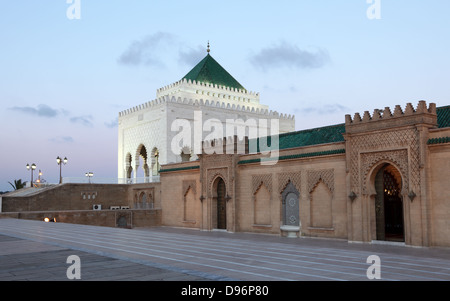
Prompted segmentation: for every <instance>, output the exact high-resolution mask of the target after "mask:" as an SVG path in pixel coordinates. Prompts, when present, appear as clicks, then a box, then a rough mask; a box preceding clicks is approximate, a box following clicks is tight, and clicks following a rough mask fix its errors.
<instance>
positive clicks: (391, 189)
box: [375, 164, 405, 242]
mask: <svg viewBox="0 0 450 301" xmlns="http://www.w3.org/2000/svg"><path fill="white" fill-rule="evenodd" d="M375 191H376V196H375V216H376V239H377V240H386V241H399V242H404V241H405V226H404V213H403V211H404V210H403V196H402V177H401V174H400V172H399V171H398V169H397V168H396V167H394V166H393V165H391V164H384V165H383V166H381V168H380V169H379V170H378V172H377V173H376V176H375Z"/></svg>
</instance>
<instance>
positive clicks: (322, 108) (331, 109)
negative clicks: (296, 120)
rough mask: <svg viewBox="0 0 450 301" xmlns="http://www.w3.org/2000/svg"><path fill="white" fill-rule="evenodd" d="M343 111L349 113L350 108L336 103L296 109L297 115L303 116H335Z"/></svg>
mask: <svg viewBox="0 0 450 301" xmlns="http://www.w3.org/2000/svg"><path fill="white" fill-rule="evenodd" d="M343 111H349V108H347V107H346V106H343V105H341V104H338V103H335V104H325V105H317V106H314V107H305V108H300V109H295V110H294V112H295V113H302V114H318V115H322V114H333V113H337V112H343Z"/></svg>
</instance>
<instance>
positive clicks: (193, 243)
mask: <svg viewBox="0 0 450 301" xmlns="http://www.w3.org/2000/svg"><path fill="white" fill-rule="evenodd" d="M152 234H153V235H151V236H145V239H147V240H148V239H149V238H151V239H152V241H154V240H155V239H157V240H158V244H167V245H169V246H170V245H172V238H170V237H164V236H157V235H154V233H152ZM123 235H126V234H123ZM119 236H120V234H119ZM143 238H144V237H143ZM180 240H181V241H184V242H186V241H187V242H188V243H184V244H183V246H184V247H185V248H184V250H185V251H188V249H187V248H186V246H189V248H191V249H194V250H195V249H199V250H202V249H203V248H201V247H200V245H204V246H205V247H207V249H208V251H214V252H216V254H217V252H224V250H225V249H226V250H229V251H230V253H234V254H239V255H246V253H245V252H239V251H231V250H240V251H242V250H243V249H242V248H241V247H239V248H237V247H230V246H228V245H224V244H222V245H220V246H217V243H216V244H214V246H215V248H211V247H210V246H209V244H210V243H208V244H205V243H204V241H203V240H201V241H200V240H192V239H191V240H186V239H179V238H177V241H180ZM138 241H140V240H138ZM169 241H170V243H169ZM130 242H131V243H135V242H133V241H130ZM138 244H140V245H148V244H141V243H138ZM267 249H268V248H261V249H258V250H254V251H253V254H254V255H256V254H255V253H264V254H267V255H258V256H260V257H266V258H274V257H273V255H282V256H283V257H282V258H279V259H280V260H285V261H291V262H296V261H298V262H303V263H308V262H310V263H313V264H319V265H323V264H327V265H329V266H333V264H331V263H330V262H323V263H322V262H317V261H302V260H296V259H293V258H294V257H303V258H311V256H310V255H311V254H314V255H316V256H317V255H318V254H320V255H324V253H323V252H320V251H317V250H316V252H312V251H311V252H306V253H309V254H308V255H301V254H299V253H305V251H304V250H303V248H302V249H299V248H298V247H297V248H296V249H292V251H294V253H290V254H288V253H286V252H283V251H282V250H279V248H278V249H276V250H277V252H275V251H267ZM333 256H337V255H333ZM341 256H342V255H341ZM345 257H347V258H354V256H353V257H351V256H345ZM365 257H366V258H367V256H365ZM385 258H386V257H383V259H384V260H383V262H384V263H386V262H394V263H396V264H405V265H409V266H411V267H413V266H419V267H421V268H426V269H434V268H439V269H441V270H447V271H450V267H443V266H442V262H439V263H437V262H436V263H433V264H436V266H433V265H431V261H427V262H426V263H427V264H426V265H425V264H419V263H417V262H418V260H417V259H416V261H415V262H400V261H399V259H398V258H395V261H392V260H391V261H389V260H385ZM313 259H316V260H328V261H332V262H335V261H336V258H322V257H321V258H313ZM339 262H342V263H348V264H354V265H361V266H363V267H362V268H363V269H364V270H366V268H365V267H366V263H365V262H363V261H361V260H358V261H350V260H347V261H345V260H339ZM391 268H393V269H395V268H397V267H391ZM356 269H357V268H356ZM403 269H405V270H410V271H413V272H414V271H416V270H415V269H412V268H403ZM430 273H436V274H444V275H447V273H445V272H444V273H441V272H432V271H430Z"/></svg>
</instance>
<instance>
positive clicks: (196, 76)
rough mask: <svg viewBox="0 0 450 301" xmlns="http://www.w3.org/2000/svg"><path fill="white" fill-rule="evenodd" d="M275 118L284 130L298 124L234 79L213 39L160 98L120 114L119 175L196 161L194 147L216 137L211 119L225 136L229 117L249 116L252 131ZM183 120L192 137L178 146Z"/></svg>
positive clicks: (132, 175) (241, 118)
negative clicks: (214, 50)
mask: <svg viewBox="0 0 450 301" xmlns="http://www.w3.org/2000/svg"><path fill="white" fill-rule="evenodd" d="M272 119H276V120H278V122H279V128H278V130H279V133H286V132H290V131H294V129H295V120H294V116H291V115H289V116H287V115H284V114H279V113H277V112H273V111H270V110H269V108H268V106H266V105H263V104H260V101H259V93H256V92H250V91H248V90H247V89H245V88H244V87H243V86H242V85H241V84H240V83H239V82H238V81H237V80H236V79H234V78H233V77H232V76H231V75H230V74H229V73H228V72H227V71H226V70H225V69H224V68H223V67H222V66H221V65H220V64H219V63H218V62H217V61H216V60H215V59H214V58H213V57H212V56H211V55H210V48H209V43H208V48H207V55H206V57H205V58H204V59H203V60H201V61H200V62H199V63H198V64H197V65H196V66H195V67H194V68H193V69H192V70H191V71H190V72H189V73H188V74H186V75H185V76H184V77H183V78H182V79H181V80H179V81H177V82H175V83H173V84H170V85H168V86H165V87H162V88H160V89H158V90H157V91H156V99H155V100H153V101H149V102H146V103H144V104H141V105H138V106H136V107H133V108H130V109H128V110H125V111H123V112H120V113H119V133H118V144H119V149H118V177H119V178H122V179H131V180H133V181H138V178H150V177H152V176H156V175H158V173H159V167H160V165H161V164H167V163H174V162H180V161H182V160H188V159H189V160H195V159H196V158H197V156H196V155H197V153H198V152H196V150H198V147H197V148H196V147H195V146H198V144H199V143H201V141H198V140H203V139H207V140H208V139H209V138H211V133H210V132H208V131H207V130H206V131H205V127H206V128H208V127H209V125H211V124H212V127H209V128H211V130H212V129H213V128H214V124H215V125H216V126H217V128H219V129H220V127H222V129H223V130H224V132H223V133H220V132H219V133H218V134H217V135H220V137H224V136H227V133H226V132H225V128H226V123H227V121H237V122H240V121H243V122H247V121H248V122H247V123H246V125H248V129H247V130H246V135H248V133H249V132H250V133H253V132H251V128H252V126H253V127H254V126H255V125H256V126H257V127H258V129H259V130H260V132H264V131H261V128H260V122H259V121H260V120H267V121H269V120H272ZM179 120H183V122H179ZM249 120H250V121H255V122H256V124H255V123H253V125H252V123H251V122H250V121H249ZM199 123H200V124H199ZM179 124H184V125H185V126H186V127H190V129H191V135H190V138H191V139H190V140H191V141H189V139H184V140H183V141H182V144H183V145H178V146H177V147H174V139H177V138H179V137H180V127H178V128H177V125H179ZM239 124H240V123H239ZM173 128H175V129H173ZM199 128H200V131H202V130H203V131H202V133H201V137H198V136H199V135H198V134H197V135H196V132H194V131H195V129H197V130H198V129H199ZM183 130H185V129H183ZM216 130H217V129H216V128H214V131H216ZM186 133H187V132H186ZM216 133H217V132H216ZM265 133H266V134H265V135H271V134H278V133H271V132H270V122H268V125H267V128H266V129H265ZM177 135H178V136H177ZM217 135H216V136H217ZM186 137H187V138H189V135H187V136H186ZM194 138H197V140H196V139H194ZM216 138H218V137H216ZM140 181H146V180H145V179H140ZM147 181H148V180H147ZM138 182H139V181H138Z"/></svg>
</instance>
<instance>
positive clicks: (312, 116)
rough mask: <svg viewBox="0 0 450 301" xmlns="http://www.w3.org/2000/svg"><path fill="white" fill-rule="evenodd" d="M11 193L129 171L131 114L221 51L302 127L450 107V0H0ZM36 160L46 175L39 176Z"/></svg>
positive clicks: (3, 121) (4, 175)
mask: <svg viewBox="0 0 450 301" xmlns="http://www.w3.org/2000/svg"><path fill="white" fill-rule="evenodd" d="M0 4H1V5H0V7H1V10H0V127H1V128H2V131H1V132H0V191H7V190H11V189H12V187H11V186H10V185H9V184H8V182H14V180H17V179H22V180H23V181H29V180H30V177H31V174H30V171H28V170H27V169H26V167H25V166H26V165H27V164H32V163H35V164H36V165H37V171H38V170H41V171H42V173H43V178H44V179H45V180H47V181H48V182H50V183H57V182H58V180H59V171H60V169H59V166H58V165H57V163H56V157H58V156H60V157H62V158H63V157H67V159H68V163H67V165H64V166H62V176H63V177H84V174H85V173H86V172H89V171H91V172H93V173H94V177H99V178H114V177H117V160H118V159H117V149H118V145H117V136H118V135H117V134H118V127H117V118H118V114H119V112H121V111H123V110H126V109H128V108H131V107H134V106H136V105H139V104H143V103H145V102H147V101H150V100H153V99H155V97H156V90H157V89H158V88H160V87H163V86H166V85H169V84H171V83H174V82H176V81H178V80H180V79H181V78H182V77H183V76H184V75H186V74H187V73H188V72H189V71H190V70H191V69H192V68H193V67H194V66H195V65H196V64H197V63H198V62H199V61H200V60H201V59H202V58H203V57H204V56H205V55H206V45H207V42H208V41H209V42H210V44H211V55H212V56H213V57H214V58H215V59H216V60H217V61H218V62H219V63H220V64H221V65H222V66H223V67H224V68H225V69H226V70H227V71H228V72H229V73H231V74H232V75H233V76H234V77H235V78H236V79H237V80H238V81H239V82H240V83H241V84H242V85H243V86H244V87H245V88H246V89H247V90H249V91H254V92H259V93H260V100H261V103H263V104H266V105H268V106H269V107H270V109H271V110H274V111H278V112H280V113H287V114H294V115H295V120H296V130H303V129H310V128H314V127H320V126H326V125H333V124H338V123H343V122H344V121H345V114H351V115H354V113H356V112H364V111H366V110H368V111H370V112H373V110H374V109H377V108H378V109H379V108H384V107H386V106H389V107H394V106H395V105H397V104H400V105H401V106H402V107H405V106H406V103H408V102H411V103H413V105H417V103H418V101H419V100H426V101H427V102H434V103H436V104H437V106H444V105H449V104H450V89H449V84H448V80H449V78H450V59H449V53H450V51H449V50H450V18H449V14H450V1H448V0H429V1H423V0H395V1H394V0H314V1H313V0H308V1H307V0H277V1H265V0H245V1H242V0H240V1H235V0H228V1H213V0H209V1H197V0H191V1H181V0H180V1H178V0H172V1H167V0H166V1H159V0H152V1H149V0H145V1H144V0H128V1H125V0H95V1H94V0H50V1H48V0H46V1H44V0H14V1H9V0H0ZM37 171H36V172H35V173H34V177H36V174H37Z"/></svg>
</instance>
